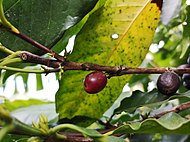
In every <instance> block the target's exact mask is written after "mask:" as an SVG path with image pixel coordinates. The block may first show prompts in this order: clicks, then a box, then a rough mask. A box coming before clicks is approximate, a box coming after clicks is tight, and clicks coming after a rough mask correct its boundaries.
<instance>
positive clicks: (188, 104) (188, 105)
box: [153, 102, 190, 118]
mask: <svg viewBox="0 0 190 142" xmlns="http://www.w3.org/2000/svg"><path fill="white" fill-rule="evenodd" d="M189 108H190V102H186V103H182V104H179V105H178V106H176V107H174V108H172V109H171V110H168V111H164V112H161V113H159V114H156V115H154V116H153V118H160V117H162V116H163V115H165V114H168V113H170V112H175V113H179V112H181V111H183V110H186V109H189Z"/></svg>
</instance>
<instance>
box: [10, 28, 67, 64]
mask: <svg viewBox="0 0 190 142" xmlns="http://www.w3.org/2000/svg"><path fill="white" fill-rule="evenodd" d="M8 31H9V32H11V33H12V34H14V35H16V36H17V37H19V38H21V39H23V40H25V41H26V42H28V43H30V44H32V45H34V46H35V47H37V48H39V49H41V50H42V51H44V52H45V53H50V54H51V55H52V56H53V57H54V58H56V59H57V60H59V61H61V62H63V61H64V60H65V59H64V57H63V56H60V55H59V54H57V53H56V52H54V51H53V50H51V49H49V48H47V47H46V46H44V45H42V44H40V43H38V42H37V41H35V40H33V39H32V38H30V37H28V36H27V35H25V34H23V33H21V32H20V33H15V32H13V31H10V30H8Z"/></svg>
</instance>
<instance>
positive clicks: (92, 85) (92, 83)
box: [84, 71, 107, 94]
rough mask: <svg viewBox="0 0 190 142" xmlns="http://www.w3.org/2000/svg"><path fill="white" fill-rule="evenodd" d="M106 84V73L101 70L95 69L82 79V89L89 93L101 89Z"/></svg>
mask: <svg viewBox="0 0 190 142" xmlns="http://www.w3.org/2000/svg"><path fill="white" fill-rule="evenodd" d="M106 84H107V77H106V75H105V74H104V73H103V72H101V71H95V72H92V73H90V74H88V75H87V76H86V78H85V79H84V90H85V91H86V92H87V93H89V94H95V93H98V92H100V91H101V90H103V89H104V87H105V86H106Z"/></svg>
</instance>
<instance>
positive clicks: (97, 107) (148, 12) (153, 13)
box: [56, 0, 161, 119]
mask: <svg viewBox="0 0 190 142" xmlns="http://www.w3.org/2000/svg"><path fill="white" fill-rule="evenodd" d="M157 2H158V3H160V2H161V1H157ZM159 15H160V9H159V7H158V5H157V4H156V3H155V2H153V1H152V0H143V1H142V0H138V1H132V0H130V1H123V0H107V1H106V3H105V5H104V6H102V7H101V8H99V9H97V10H96V11H95V12H94V13H93V14H91V15H90V17H89V19H88V21H87V22H86V23H85V25H84V26H83V28H82V30H81V31H80V32H79V34H78V35H77V37H76V42H75V46H74V50H73V52H72V54H71V55H70V56H69V57H68V59H70V60H72V61H78V62H91V63H97V64H103V65H127V66H130V67H137V66H139V64H140V63H141V62H142V60H143V59H144V57H145V55H146V53H147V51H148V48H149V46H150V44H151V41H152V38H153V35H154V31H155V29H156V27H157V23H158V21H159ZM137 31H138V32H137ZM114 36H116V38H114ZM117 36H118V37H117ZM88 73H89V72H84V71H68V72H65V73H64V74H63V77H62V78H63V79H62V80H61V81H60V88H59V90H58V92H57V94H56V109H57V112H58V113H59V117H60V119H62V118H73V117H75V116H87V117H91V118H100V117H101V116H102V114H103V113H104V112H105V111H106V110H107V109H108V108H109V107H110V106H111V105H112V104H113V102H114V101H115V100H116V98H117V97H118V96H119V95H120V94H121V92H122V88H123V86H124V85H125V84H126V82H127V81H128V80H129V78H130V76H122V77H113V78H111V79H109V81H108V84H107V86H106V88H105V89H104V90H103V91H101V92H100V93H98V94H95V95H89V94H87V93H86V92H85V91H84V89H83V79H84V77H85V76H86V75H87V74H88Z"/></svg>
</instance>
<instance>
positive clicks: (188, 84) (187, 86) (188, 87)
mask: <svg viewBox="0 0 190 142" xmlns="http://www.w3.org/2000/svg"><path fill="white" fill-rule="evenodd" d="M183 86H184V87H185V88H186V89H188V90H190V83H189V82H186V81H183Z"/></svg>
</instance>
